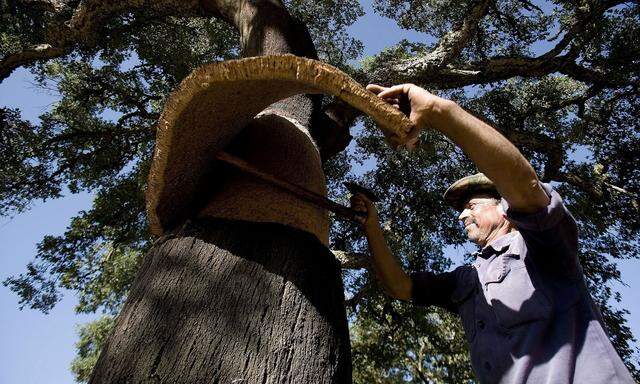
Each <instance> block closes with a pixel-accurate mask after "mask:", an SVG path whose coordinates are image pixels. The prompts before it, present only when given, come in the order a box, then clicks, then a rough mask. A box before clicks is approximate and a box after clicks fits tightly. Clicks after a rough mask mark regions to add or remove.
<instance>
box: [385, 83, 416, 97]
mask: <svg viewBox="0 0 640 384" xmlns="http://www.w3.org/2000/svg"><path fill="white" fill-rule="evenodd" d="M408 92H409V84H399V85H394V86H393V87H391V88H386V89H384V90H383V91H382V92H380V93H378V97H379V98H381V99H389V98H399V97H400V96H401V95H402V94H403V93H408Z"/></svg>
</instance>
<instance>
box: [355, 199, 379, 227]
mask: <svg viewBox="0 0 640 384" xmlns="http://www.w3.org/2000/svg"><path fill="white" fill-rule="evenodd" d="M351 209H353V210H354V211H356V212H362V213H363V215H362V216H358V217H356V221H358V223H360V225H361V226H362V227H363V228H364V229H365V230H366V229H368V228H372V227H375V226H379V225H380V222H379V219H378V210H377V209H376V206H375V205H374V204H373V202H372V201H371V200H369V199H368V198H367V197H366V196H365V195H363V194H362V193H356V194H355V195H353V196H351Z"/></svg>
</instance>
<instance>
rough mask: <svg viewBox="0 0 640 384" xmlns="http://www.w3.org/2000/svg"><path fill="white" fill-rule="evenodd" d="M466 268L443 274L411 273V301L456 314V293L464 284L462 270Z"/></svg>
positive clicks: (457, 301) (457, 300) (457, 302)
mask: <svg viewBox="0 0 640 384" xmlns="http://www.w3.org/2000/svg"><path fill="white" fill-rule="evenodd" d="M466 269H468V266H463V267H458V268H456V269H455V270H453V271H450V272H444V273H433V272H413V273H411V275H410V277H411V283H412V285H411V301H412V302H413V303H414V304H416V305H423V306H428V305H435V306H438V307H441V308H444V309H446V310H449V311H451V312H457V307H458V304H459V301H460V300H459V299H457V296H460V295H459V294H458V291H460V290H461V288H462V287H465V286H466V285H468V284H465V281H464V280H465V279H464V278H463V270H466Z"/></svg>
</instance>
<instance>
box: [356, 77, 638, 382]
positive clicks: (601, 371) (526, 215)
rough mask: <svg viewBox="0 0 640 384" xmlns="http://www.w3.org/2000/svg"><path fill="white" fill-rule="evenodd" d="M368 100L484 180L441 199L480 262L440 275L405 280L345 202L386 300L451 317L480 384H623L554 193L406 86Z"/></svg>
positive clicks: (505, 146) (369, 207)
mask: <svg viewBox="0 0 640 384" xmlns="http://www.w3.org/2000/svg"><path fill="white" fill-rule="evenodd" d="M367 88H368V89H369V90H371V91H372V92H374V93H376V94H378V96H379V97H381V98H383V99H384V100H386V101H387V102H389V103H391V104H393V105H396V106H398V107H399V108H403V106H409V107H410V111H409V117H410V119H411V120H412V121H413V122H414V124H416V125H417V126H418V127H429V128H431V129H435V130H437V131H440V132H441V133H443V134H444V135H445V136H447V137H448V138H450V139H451V140H452V141H453V142H455V143H456V144H457V145H458V146H460V147H461V148H462V149H463V150H464V152H465V153H466V154H467V155H468V156H469V157H470V158H471V160H473V162H474V163H475V164H476V165H477V167H478V169H479V170H480V171H482V172H483V173H479V174H476V175H473V176H468V177H465V178H463V179H461V180H459V181H457V182H456V183H454V184H453V185H452V186H451V187H450V188H449V189H448V190H447V191H446V192H445V195H444V198H445V200H446V201H447V202H448V203H449V204H451V205H452V206H453V207H455V208H456V209H458V210H459V211H460V212H461V213H460V216H459V219H460V220H461V221H462V222H463V224H464V228H465V231H466V232H467V235H468V237H469V240H471V241H473V242H475V243H476V244H477V245H478V246H479V247H480V250H479V251H478V252H476V253H475V262H474V263H473V265H464V266H461V267H458V268H456V269H455V270H453V271H451V272H446V273H442V274H436V273H432V272H428V271H425V272H417V273H412V274H410V275H408V274H406V273H405V272H404V271H403V270H402V268H401V267H400V265H399V264H398V262H397V261H396V259H395V258H394V257H393V255H392V254H391V253H390V251H389V248H388V247H387V245H386V242H385V240H384V237H383V234H382V231H381V229H380V224H379V221H378V216H377V212H376V209H375V207H374V206H373V204H372V203H371V202H370V201H369V200H367V199H366V197H365V196H363V195H356V196H354V197H353V198H352V206H353V207H354V209H356V210H360V211H363V212H367V215H366V219H363V220H362V222H361V223H362V226H363V229H364V232H365V234H366V236H367V240H368V242H369V248H370V250H371V254H372V258H373V265H374V269H375V271H376V274H377V277H378V279H379V281H380V283H381V285H382V286H383V288H384V289H385V291H386V292H387V293H388V294H389V295H390V296H392V297H394V298H397V299H401V300H412V301H413V302H414V303H415V304H418V305H436V306H440V307H443V308H445V309H448V310H450V311H452V312H455V313H457V314H459V315H460V317H461V319H462V323H463V326H464V329H465V333H466V336H467V340H468V341H469V345H470V350H471V362H472V365H473V369H474V371H475V373H476V376H477V378H478V380H479V381H480V382H481V383H607V384H614V383H629V384H631V383H633V382H634V381H633V379H632V378H631V375H630V373H629V372H628V370H627V369H626V367H625V366H624V364H623V363H622V361H621V359H620V357H619V356H618V355H617V353H616V351H615V349H614V348H613V346H612V344H611V342H610V341H609V338H608V337H607V334H606V331H605V330H604V327H603V323H602V318H601V315H600V313H599V311H598V308H597V307H596V305H595V304H594V303H593V301H592V299H591V297H590V296H589V293H588V291H587V287H586V284H585V281H584V275H583V273H582V269H581V267H580V263H579V261H578V255H577V249H578V232H577V227H576V223H575V220H574V219H573V217H572V216H571V214H570V213H569V211H567V209H566V208H565V207H564V205H563V204H562V200H561V198H560V196H559V195H558V194H557V192H555V191H554V190H553V189H552V188H551V187H550V186H549V185H546V184H542V183H540V182H539V181H538V178H537V176H536V174H535V172H534V170H533V168H532V167H531V164H529V162H528V161H527V160H526V159H525V158H524V157H523V156H522V155H521V154H520V152H519V151H518V150H517V148H516V147H515V146H513V144H511V143H510V142H509V141H508V140H507V139H506V138H504V137H503V136H502V135H501V134H500V133H498V132H497V131H496V130H495V129H493V128H492V127H490V126H488V125H487V124H485V123H483V122H482V121H480V120H478V119H476V118H475V117H473V116H472V115H470V114H469V113H467V112H465V111H464V110H463V109H462V108H460V107H459V106H457V105H456V104H455V103H453V102H451V101H448V100H444V99H442V98H439V97H437V96H435V95H432V94H431V93H429V92H427V91H425V90H424V89H422V88H420V87H417V86H415V85H412V84H403V85H398V86H394V87H391V88H384V87H380V86H378V85H369V86H368V87H367ZM485 175H486V176H485Z"/></svg>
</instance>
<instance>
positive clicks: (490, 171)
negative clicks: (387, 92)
mask: <svg viewBox="0 0 640 384" xmlns="http://www.w3.org/2000/svg"><path fill="white" fill-rule="evenodd" d="M428 124H429V125H430V127H431V128H433V129H436V130H438V131H440V132H442V133H443V134H444V135H445V136H447V137H448V138H450V139H451V140H452V141H453V142H455V143H456V144H457V145H458V146H459V147H461V148H462V150H464V152H465V153H466V154H467V155H468V156H469V157H470V158H471V160H472V161H473V162H474V163H475V164H476V165H477V166H478V169H479V170H480V171H481V172H483V173H484V174H485V175H486V176H487V177H488V178H489V179H491V180H492V181H493V182H494V183H495V184H496V188H497V189H498V192H499V193H500V195H502V196H503V197H504V198H505V199H506V200H507V201H508V202H509V204H510V205H511V207H513V208H514V209H516V210H519V211H531V212H533V211H535V210H538V209H540V208H542V207H544V206H546V205H547V204H548V202H549V200H548V197H547V196H546V194H545V193H544V190H542V188H541V187H540V186H539V184H538V178H537V176H536V174H535V171H534V170H533V168H532V167H531V164H530V163H529V162H528V161H527V160H526V159H525V158H524V156H522V154H521V153H520V151H519V150H518V149H517V148H516V147H515V146H514V145H513V144H512V143H511V142H509V140H507V139H506V138H505V137H504V136H502V135H501V134H500V133H499V132H498V131H496V130H495V129H494V128H493V127H491V126H489V125H487V124H485V123H484V122H483V121H481V120H480V119H478V118H476V117H475V116H473V115H471V114H470V113H468V112H466V111H465V110H464V109H462V108H461V107H460V106H458V105H457V104H455V103H454V102H452V101H448V100H443V102H442V103H441V104H440V105H439V106H438V108H434V110H433V111H432V113H431V114H430V116H429V121H428Z"/></svg>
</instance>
